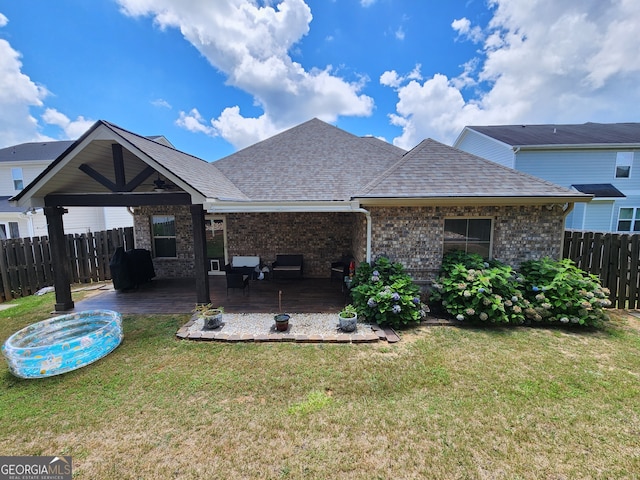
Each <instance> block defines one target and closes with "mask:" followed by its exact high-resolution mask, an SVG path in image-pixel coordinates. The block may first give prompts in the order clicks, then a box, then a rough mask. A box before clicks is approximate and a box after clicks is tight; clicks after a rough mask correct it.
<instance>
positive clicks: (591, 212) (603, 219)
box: [581, 201, 614, 232]
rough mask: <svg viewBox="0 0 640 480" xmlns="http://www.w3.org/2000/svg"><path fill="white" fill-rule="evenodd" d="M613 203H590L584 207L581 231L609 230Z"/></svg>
mask: <svg viewBox="0 0 640 480" xmlns="http://www.w3.org/2000/svg"><path fill="white" fill-rule="evenodd" d="M613 205H614V202H613V201H592V202H591V203H589V204H587V205H586V210H587V211H586V215H585V217H584V226H583V227H582V229H581V230H589V231H593V232H608V231H610V229H611V218H612V216H613Z"/></svg>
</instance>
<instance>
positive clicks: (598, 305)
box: [520, 258, 611, 326]
mask: <svg viewBox="0 0 640 480" xmlns="http://www.w3.org/2000/svg"><path fill="white" fill-rule="evenodd" d="M520 271H521V272H522V274H523V276H524V278H525V282H524V287H525V289H524V290H525V296H526V298H528V299H529V301H530V302H531V306H530V308H529V310H528V311H527V312H526V313H527V315H528V317H529V318H531V320H533V321H534V322H545V323H555V322H559V323H577V324H580V325H585V326H598V325H600V324H601V323H602V322H603V321H605V320H607V313H606V311H605V308H606V307H609V306H610V305H611V301H610V300H609V298H608V295H609V289H607V288H603V287H602V285H601V284H600V279H599V278H598V277H597V276H596V275H592V274H589V273H587V272H585V271H583V270H581V269H579V268H578V267H576V265H575V263H574V262H572V261H571V260H570V259H564V260H560V261H555V260H552V259H550V258H543V259H541V260H530V261H527V262H524V263H523V264H522V265H521V266H520Z"/></svg>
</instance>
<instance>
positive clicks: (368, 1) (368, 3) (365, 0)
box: [360, 0, 376, 8]
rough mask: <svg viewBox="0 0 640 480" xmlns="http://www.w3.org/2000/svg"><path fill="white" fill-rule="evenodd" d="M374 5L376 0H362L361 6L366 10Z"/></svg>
mask: <svg viewBox="0 0 640 480" xmlns="http://www.w3.org/2000/svg"><path fill="white" fill-rule="evenodd" d="M374 3H376V0H360V5H362V6H363V7H365V8H366V7H370V6H371V5H373V4H374Z"/></svg>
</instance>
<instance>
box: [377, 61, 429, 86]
mask: <svg viewBox="0 0 640 480" xmlns="http://www.w3.org/2000/svg"><path fill="white" fill-rule="evenodd" d="M420 68H421V65H420V64H418V65H416V66H415V67H414V68H413V70H412V71H411V72H409V73H408V74H407V75H402V76H400V75H398V72H396V71H395V70H389V71H387V72H384V73H383V74H382V75H380V83H381V84H382V85H385V86H387V87H392V88H398V87H399V86H400V85H402V84H403V83H404V82H406V81H409V80H422V75H421V74H420Z"/></svg>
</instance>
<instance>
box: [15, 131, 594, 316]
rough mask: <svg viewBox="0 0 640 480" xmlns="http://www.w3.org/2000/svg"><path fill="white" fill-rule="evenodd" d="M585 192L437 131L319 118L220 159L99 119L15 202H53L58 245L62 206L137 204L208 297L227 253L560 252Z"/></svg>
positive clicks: (163, 262) (163, 247)
mask: <svg viewBox="0 0 640 480" xmlns="http://www.w3.org/2000/svg"><path fill="white" fill-rule="evenodd" d="M590 199H591V196H589V195H585V194H582V193H580V192H576V191H573V190H569V189H566V188H563V187H560V186H557V185H554V184H552V183H549V182H547V181H544V180H541V179H538V178H536V177H533V176H530V175H527V174H524V173H521V172H517V171H514V170H512V169H509V168H506V167H503V166H501V165H498V164H495V163H492V162H489V161H487V160H484V159H481V158H480V157H477V156H474V155H471V154H468V153H465V152H462V151H460V150H457V149H454V148H452V147H448V146H446V145H443V144H441V143H439V142H436V141H434V140H431V139H427V140H424V141H423V142H421V143H420V144H419V145H417V146H416V147H415V148H413V149H412V150H411V151H409V152H407V151H405V150H402V149H400V148H398V147H394V146H392V145H390V144H388V143H386V142H383V141H381V140H379V139H376V138H371V137H357V136H354V135H352V134H350V133H348V132H345V131H343V130H341V129H339V128H336V127H334V126H332V125H329V124H327V123H325V122H322V121H320V120H317V119H313V120H310V121H308V122H305V123H302V124H300V125H298V126H296V127H293V128H291V129H289V130H287V131H285V132H282V133H280V134H278V135H275V136H273V137H271V138H268V139H266V140H264V141H261V142H259V143H257V144H255V145H252V146H250V147H247V148H245V149H243V150H240V151H238V152H236V153H234V154H232V155H229V156H228V157H225V158H222V159H220V160H218V161H215V162H212V163H207V162H205V161H203V160H201V159H198V158H196V157H193V156H190V155H188V154H186V153H184V152H180V151H178V150H175V149H174V148H171V147H169V146H167V145H164V144H161V143H158V142H155V141H153V140H152V139H150V138H147V137H144V136H141V135H137V134H135V133H132V132H129V131H127V130H124V129H122V128H120V127H117V126H115V125H113V124H111V123H108V122H105V121H98V122H96V124H95V125H94V126H93V127H91V129H89V131H87V133H85V135H83V136H82V137H81V138H80V139H79V140H78V141H77V142H75V144H74V145H73V146H72V147H71V148H70V149H69V150H67V152H66V153H65V154H63V155H62V156H61V157H59V158H57V159H56V160H55V161H54V162H53V163H52V164H51V165H50V166H49V168H47V170H45V171H44V172H43V173H42V174H41V175H40V176H39V177H38V178H36V179H35V180H34V181H33V182H32V183H31V184H30V185H28V186H27V187H26V188H25V189H24V190H23V191H22V192H20V194H18V195H16V196H15V197H14V198H13V200H12V201H13V203H14V204H16V205H20V206H44V207H45V214H46V215H47V218H48V220H49V222H48V223H49V229H50V237H51V238H52V246H53V247H55V243H56V242H55V241H54V239H53V238H54V237H55V236H57V235H58V231H59V230H60V228H62V225H63V215H64V207H67V206H75V205H110V206H128V207H130V208H131V209H132V211H133V214H134V231H135V242H136V247H137V248H144V249H147V250H150V251H151V252H152V257H153V261H154V267H155V269H156V273H157V275H158V276H159V277H191V278H193V277H195V278H196V290H197V292H196V293H197V299H198V302H204V303H208V301H209V290H208V278H209V275H211V274H217V273H223V271H222V270H223V268H222V267H223V265H224V264H225V263H227V262H229V261H230V259H231V258H232V257H233V256H247V255H251V256H258V257H260V259H261V262H262V263H263V264H265V265H270V263H271V262H272V261H274V260H275V256H276V254H279V253H299V254H302V255H303V256H304V274H305V276H308V277H320V278H321V277H327V278H328V277H329V275H330V268H329V267H330V263H331V262H332V261H334V260H336V259H338V258H340V257H341V256H342V255H343V254H345V253H347V252H348V253H349V254H351V255H353V256H354V258H355V259H356V262H360V261H370V260H373V259H375V258H376V257H377V256H379V255H386V256H388V257H389V258H391V259H392V260H394V261H399V262H402V263H403V264H404V265H405V266H406V268H407V271H408V272H409V273H410V274H411V275H412V276H413V278H414V279H415V280H416V281H418V282H429V281H430V280H433V278H434V276H435V275H436V273H437V271H438V269H439V268H440V264H441V259H442V255H443V253H444V252H445V251H447V250H449V249H454V248H462V249H466V250H468V251H475V252H478V253H481V254H483V255H484V256H486V257H492V258H498V259H500V260H502V261H505V262H507V263H509V264H512V265H514V266H517V265H519V264H520V262H522V261H524V260H528V259H531V258H539V257H543V256H550V257H554V258H559V257H560V255H561V251H562V238H563V231H564V222H565V218H566V216H567V214H568V213H569V212H570V211H571V210H572V208H573V205H574V203H576V202H588V201H589V200H590ZM60 255H63V252H60ZM54 269H55V265H54ZM60 270H63V269H62V268H61V269H60ZM59 276H60V278H59V279H58V277H57V276H56V295H57V297H56V300H57V303H56V309H58V310H65V309H68V308H70V307H71V306H72V305H73V303H72V302H71V296H70V292H69V293H68V294H67V293H66V291H67V290H68V281H67V280H66V278H65V277H64V272H60V273H59ZM65 282H66V283H67V287H66V288H63V285H64V284H65ZM58 295H60V296H59V297H58Z"/></svg>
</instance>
